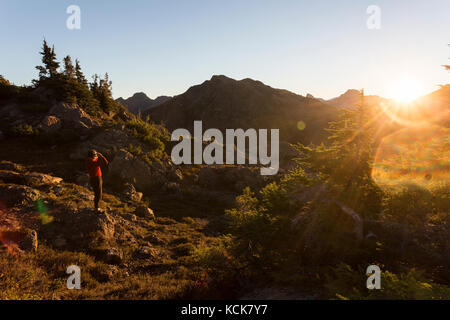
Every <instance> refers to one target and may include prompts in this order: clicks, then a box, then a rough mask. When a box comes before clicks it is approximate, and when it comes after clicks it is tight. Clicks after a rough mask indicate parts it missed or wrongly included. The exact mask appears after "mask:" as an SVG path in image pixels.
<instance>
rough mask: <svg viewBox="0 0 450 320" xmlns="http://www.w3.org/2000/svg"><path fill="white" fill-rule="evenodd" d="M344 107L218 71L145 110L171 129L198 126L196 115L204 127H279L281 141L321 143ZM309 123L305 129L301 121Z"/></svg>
mask: <svg viewBox="0 0 450 320" xmlns="http://www.w3.org/2000/svg"><path fill="white" fill-rule="evenodd" d="M338 113H339V111H338V110H337V109H336V108H334V107H333V106H330V105H328V104H325V103H323V102H321V101H320V100H317V99H314V98H306V97H303V96H300V95H297V94H294V93H292V92H289V91H287V90H281V89H274V88H272V87H269V86H267V85H265V84H263V83H262V82H260V81H256V80H252V79H243V80H240V81H238V80H234V79H231V78H228V77H226V76H223V75H215V76H213V77H212V78H211V79H210V80H207V81H205V82H203V83H202V84H199V85H196V86H192V87H191V88H189V89H188V90H187V91H186V92H185V93H183V94H181V95H178V96H176V97H174V98H173V99H171V100H170V101H167V102H165V103H163V104H161V105H159V106H157V107H155V108H152V109H151V110H148V111H147V112H145V114H148V115H150V118H151V119H152V120H153V121H155V122H160V121H162V122H164V124H165V125H166V126H167V128H168V129H169V130H174V129H176V128H186V129H188V130H192V127H193V123H194V120H202V121H203V128H218V129H220V130H224V129H226V128H242V129H247V128H256V129H257V128H279V129H280V140H282V141H289V142H298V141H301V142H304V143H306V144H308V143H310V142H314V143H319V142H321V141H322V140H323V139H324V138H325V136H326V132H325V131H324V130H323V129H324V128H325V127H326V126H327V125H328V122H329V121H332V120H335V119H336V118H337V115H338ZM299 121H302V122H303V123H304V124H305V128H304V130H303V131H299V129H298V126H297V123H298V122H299Z"/></svg>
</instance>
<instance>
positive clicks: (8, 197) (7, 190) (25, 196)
mask: <svg viewBox="0 0 450 320" xmlns="http://www.w3.org/2000/svg"><path fill="white" fill-rule="evenodd" d="M40 196H41V195H40V193H39V191H38V190H36V189H33V188H30V187H27V186H22V185H17V184H3V185H0V199H2V200H3V201H5V202H6V203H8V204H10V205H19V204H22V205H26V204H30V203H31V202H34V201H36V200H37V199H39V198H40Z"/></svg>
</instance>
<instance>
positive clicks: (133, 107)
mask: <svg viewBox="0 0 450 320" xmlns="http://www.w3.org/2000/svg"><path fill="white" fill-rule="evenodd" d="M170 99H172V98H171V97H167V96H159V97H157V98H156V99H154V100H152V99H150V98H149V97H148V96H147V95H146V94H145V93H143V92H137V93H135V94H134V95H133V96H132V97H130V98H128V99H123V98H122V97H120V98H118V99H116V101H117V102H119V103H120V104H122V105H124V106H126V107H127V108H128V110H129V111H130V112H132V113H134V114H137V113H138V112H139V111H140V112H141V113H143V112H144V111H147V110H149V109H150V108H153V107H156V106H158V105H160V104H161V103H164V102H166V101H168V100H170Z"/></svg>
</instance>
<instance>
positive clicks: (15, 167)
mask: <svg viewBox="0 0 450 320" xmlns="http://www.w3.org/2000/svg"><path fill="white" fill-rule="evenodd" d="M0 170H10V171H16V172H22V171H23V170H24V169H23V167H22V166H21V165H19V164H16V163H13V162H11V161H6V160H3V161H1V162H0Z"/></svg>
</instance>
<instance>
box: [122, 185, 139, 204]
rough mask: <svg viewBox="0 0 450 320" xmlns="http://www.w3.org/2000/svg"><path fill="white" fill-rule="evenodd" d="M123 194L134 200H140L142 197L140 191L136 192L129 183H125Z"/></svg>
mask: <svg viewBox="0 0 450 320" xmlns="http://www.w3.org/2000/svg"><path fill="white" fill-rule="evenodd" d="M124 194H125V197H126V198H127V199H128V200H131V201H136V202H139V201H141V200H142V197H143V194H142V192H137V191H136V188H135V187H134V186H133V185H132V184H131V183H127V184H126V186H125V191H124Z"/></svg>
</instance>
